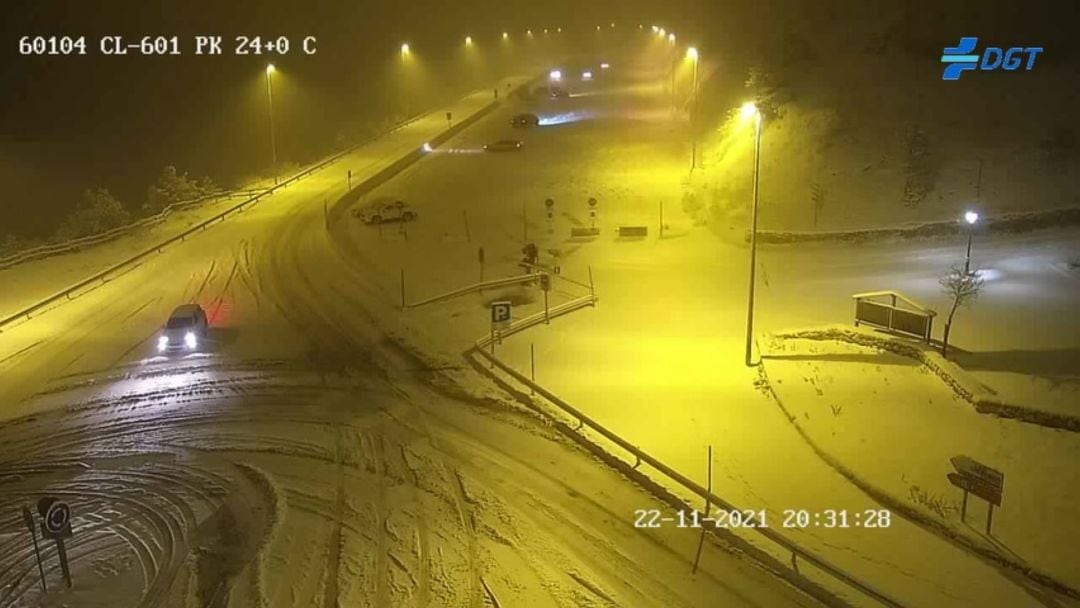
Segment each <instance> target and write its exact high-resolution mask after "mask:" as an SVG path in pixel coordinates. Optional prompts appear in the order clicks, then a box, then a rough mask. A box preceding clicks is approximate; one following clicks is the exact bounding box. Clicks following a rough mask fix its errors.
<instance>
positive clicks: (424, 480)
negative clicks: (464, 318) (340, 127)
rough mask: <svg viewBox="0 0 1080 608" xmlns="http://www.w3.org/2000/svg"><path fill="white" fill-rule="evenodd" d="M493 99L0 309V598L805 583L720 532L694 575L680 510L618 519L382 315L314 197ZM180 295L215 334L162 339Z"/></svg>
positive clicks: (606, 490)
mask: <svg viewBox="0 0 1080 608" xmlns="http://www.w3.org/2000/svg"><path fill="white" fill-rule="evenodd" d="M487 102H488V93H487V91H485V92H483V93H479V94H477V95H474V96H473V97H470V98H467V99H465V100H463V101H461V102H459V103H458V104H456V105H455V106H453V107H451V108H440V109H439V110H437V111H435V112H433V113H432V115H431V118H430V119H428V120H424V121H419V122H417V123H415V124H414V125H412V126H410V128H408V129H403V130H401V131H399V132H397V133H395V134H394V136H393V137H388V138H385V139H383V140H380V141H377V142H375V143H374V144H372V145H371V146H367V147H364V148H362V149H360V150H358V151H357V152H356V153H354V154H352V155H350V157H348V158H347V159H345V160H343V161H342V162H341V163H336V164H335V165H333V166H332V167H331V169H329V170H327V171H325V172H320V173H317V174H315V175H313V176H312V177H311V178H309V179H306V180H303V181H301V182H300V183H298V184H297V185H296V186H294V187H290V188H288V189H286V190H285V191H283V192H281V193H279V194H276V195H274V196H273V197H271V198H270V199H268V200H266V201H264V202H262V203H260V204H259V205H257V206H255V207H253V208H251V209H249V210H248V211H245V212H244V213H242V214H240V215H239V216H237V217H236V218H234V219H231V220H229V221H228V222H226V223H224V224H222V225H219V226H216V227H214V228H212V229H210V230H208V231H206V232H205V233H203V234H201V235H199V236H197V237H195V238H193V239H191V240H189V241H187V242H186V243H183V244H180V245H177V246H174V247H172V248H170V249H168V250H166V251H165V252H164V253H162V254H161V255H159V256H156V257H153V258H151V259H149V260H147V261H145V262H144V263H142V264H141V265H139V266H137V267H136V268H133V269H132V270H130V271H129V272H127V273H126V274H124V275H123V276H121V277H118V278H116V279H114V280H112V281H110V282H109V283H107V284H105V285H103V286H102V287H100V288H98V289H96V290H94V291H91V292H89V293H87V294H84V295H82V296H80V297H78V298H77V299H75V300H74V301H72V302H69V303H65V304H64V305H63V306H60V307H58V308H56V309H54V310H51V311H48V312H47V313H45V314H43V315H40V316H38V317H35V318H34V319H32V320H29V321H26V322H24V323H21V324H19V325H17V326H14V327H12V328H9V329H7V330H5V331H4V333H3V335H2V337H0V377H2V378H3V381H2V383H0V418H2V420H3V421H4V422H3V423H2V424H0V606H5V607H7V606H24V605H43V606H60V605H78V606H109V607H115V606H159V605H165V606H192V605H199V606H222V607H224V606H236V607H240V606H263V605H265V606H312V605H314V606H325V607H333V606H426V605H440V606H482V605H488V606H610V605H619V606H665V607H666V606H686V607H700V606H713V605H747V606H787V605H816V603H815V602H814V601H812V600H810V599H808V598H807V596H805V595H804V594H803V593H802V592H800V591H797V590H796V589H794V588H793V587H791V586H790V585H788V584H786V583H784V582H783V581H782V580H781V579H779V578H777V577H775V576H774V575H772V574H770V573H768V572H767V571H766V570H765V569H764V568H763V567H762V566H760V565H758V564H757V563H755V562H753V561H752V560H750V559H748V558H747V557H746V556H744V555H740V554H737V553H735V552H732V551H729V550H726V549H724V548H723V547H719V548H715V549H713V550H710V551H707V552H706V559H704V560H703V562H702V570H701V571H699V573H698V574H697V575H691V574H690V561H691V559H692V556H693V551H694V549H695V546H696V543H697V538H698V535H697V534H696V532H695V531H692V530H680V529H677V528H673V527H666V528H662V529H657V530H647V531H643V530H638V529H635V528H634V527H633V526H632V517H633V512H634V510H635V509H648V508H662V506H661V503H659V501H658V500H657V499H655V498H654V497H652V496H650V495H649V494H648V493H646V492H644V491H643V490H641V489H640V488H637V487H636V486H634V485H632V484H630V483H628V482H627V481H626V480H625V479H623V478H622V477H620V476H619V475H617V474H616V473H614V472H613V471H612V470H610V469H608V468H606V467H604V466H602V465H601V464H600V463H599V461H597V460H596V459H594V458H593V457H591V456H589V455H587V454H586V453H585V452H583V451H581V450H580V449H579V448H577V447H576V446H574V444H572V443H570V442H568V441H566V440H565V439H564V438H562V437H561V436H559V435H558V434H557V433H555V432H554V431H552V430H551V429H549V428H546V427H544V426H543V425H541V424H538V423H537V421H536V420H535V419H533V418H531V417H529V416H527V415H524V414H523V413H522V412H520V411H518V410H516V409H514V408H513V407H512V406H510V405H508V404H506V403H504V402H502V401H500V400H498V399H495V398H480V399H478V398H476V397H473V396H471V395H469V394H466V393H463V392H461V391H460V389H458V388H457V387H456V386H455V385H453V384H451V383H449V382H446V381H445V379H444V377H443V373H442V371H440V370H438V369H432V368H430V367H429V366H428V365H426V364H425V363H423V362H422V360H421V359H419V358H416V357H414V356H412V355H410V354H409V353H408V352H407V351H405V350H403V349H401V348H400V347H398V346H397V345H396V344H394V343H393V342H391V341H389V340H388V339H387V337H386V336H385V335H384V334H383V333H381V332H380V331H379V330H378V329H377V328H376V324H375V323H374V322H373V320H374V319H373V317H374V316H377V315H381V314H385V312H386V306H385V305H384V303H383V298H382V297H381V294H380V293H379V291H378V290H379V287H378V285H377V284H376V283H375V282H373V281H371V278H370V276H369V275H370V274H371V270H370V266H369V262H370V260H366V259H363V258H352V257H349V256H348V254H347V250H341V249H339V248H337V247H336V246H335V245H334V243H333V242H332V241H331V239H329V238H327V232H326V230H325V226H324V221H325V220H324V214H323V209H324V206H323V205H324V202H325V201H331V202H332V201H333V200H335V199H337V198H338V197H340V196H341V195H342V194H343V193H344V189H345V179H344V173H345V170H346V169H348V168H352V169H353V175H354V180H356V179H358V177H359V176H358V174H360V175H363V174H371V173H373V172H374V171H375V170H377V169H378V168H380V167H381V166H383V165H385V164H386V163H387V162H388V161H389V160H392V159H394V158H397V157H399V156H401V155H402V154H404V153H406V152H407V151H408V150H411V149H415V148H416V146H418V145H419V144H420V143H422V142H423V141H425V140H427V139H428V138H430V137H431V135H432V134H434V133H437V132H438V131H439V130H440V129H441V128H442V122H443V118H442V117H443V115H444V112H445V111H446V110H451V111H453V113H454V115H455V116H459V117H460V116H466V115H468V114H469V113H470V112H471V111H475V110H476V109H478V108H480V107H482V106H483V105H484V104H486V103H487ZM500 117H501V115H500ZM421 166H422V165H421ZM421 175H422V174H421ZM413 176H414V177H418V175H417V173H413ZM346 221H351V220H346ZM15 285H16V284H15V282H14V281H12V282H9V283H6V286H15ZM188 301H196V302H199V303H200V304H202V305H203V307H204V308H206V310H207V311H208V313H209V316H210V318H211V325H212V332H211V336H210V340H209V341H208V342H209V347H210V348H209V352H208V353H207V354H201V355H188V356H182V357H169V358H166V357H159V356H157V355H156V354H155V353H154V352H153V338H154V336H155V334H156V332H157V330H158V329H159V328H160V326H161V324H162V322H163V321H164V319H165V318H166V317H167V315H168V313H169V312H170V311H171V309H172V308H173V307H175V306H176V305H177V304H179V303H183V302H188ZM46 493H51V494H55V495H58V496H61V497H63V498H64V499H66V500H68V501H69V502H70V504H71V505H72V508H73V513H74V527H75V537H74V538H73V539H72V540H71V541H70V542H69V554H70V556H71V558H72V559H73V570H74V578H75V587H74V588H73V589H71V590H60V589H61V583H60V578H59V574H58V569H59V567H58V563H57V561H56V557H55V552H53V551H52V550H51V549H48V550H47V551H46V555H47V561H46V568H47V575H48V579H49V584H50V590H52V593H51V594H50V595H49V596H48V597H45V598H43V597H41V595H40V591H39V590H38V586H37V585H38V582H37V580H36V568H35V566H34V562H33V557H32V550H31V549H30V545H29V534H28V533H27V532H26V530H25V528H24V527H23V525H22V521H21V516H20V514H19V508H20V507H21V506H22V505H24V504H32V503H33V502H35V501H36V500H37V498H38V497H40V496H41V495H43V494H46Z"/></svg>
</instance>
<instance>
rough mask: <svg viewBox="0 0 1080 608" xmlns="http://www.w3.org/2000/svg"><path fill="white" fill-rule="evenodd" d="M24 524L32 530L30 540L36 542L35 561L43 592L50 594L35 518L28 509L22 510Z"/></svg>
mask: <svg viewBox="0 0 1080 608" xmlns="http://www.w3.org/2000/svg"><path fill="white" fill-rule="evenodd" d="M22 515H23V522H24V523H25V524H26V527H27V528H29V530H30V538H31V539H32V540H33V541H34V559H36V560H37V569H38V574H40V575H41V592H42V593H48V592H49V587H48V586H47V585H46V584H45V568H43V567H42V565H41V549H40V548H39V547H38V542H37V530H35V529H34V516H33V515H32V514H31V513H30V509H27V508H26V507H23V508H22Z"/></svg>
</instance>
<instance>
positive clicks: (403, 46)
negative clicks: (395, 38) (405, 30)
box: [401, 42, 409, 55]
mask: <svg viewBox="0 0 1080 608" xmlns="http://www.w3.org/2000/svg"><path fill="white" fill-rule="evenodd" d="M401 54H402V55H408V54H409V43H408V42H402V43H401Z"/></svg>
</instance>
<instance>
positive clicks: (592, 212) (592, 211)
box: [589, 196, 596, 228]
mask: <svg viewBox="0 0 1080 608" xmlns="http://www.w3.org/2000/svg"><path fill="white" fill-rule="evenodd" d="M589 221H590V222H591V224H590V225H591V226H592V227H593V228H596V199H595V198H594V197H591V196H590V197H589Z"/></svg>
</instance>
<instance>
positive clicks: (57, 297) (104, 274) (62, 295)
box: [0, 111, 431, 333]
mask: <svg viewBox="0 0 1080 608" xmlns="http://www.w3.org/2000/svg"><path fill="white" fill-rule="evenodd" d="M429 114H431V112H430V111H428V112H423V113H420V114H417V115H416V116H413V117H411V118H409V119H407V120H404V121H402V122H400V123H398V124H397V125H395V126H394V127H393V128H392V129H390V130H389V131H386V132H385V133H381V134H379V135H376V136H374V137H371V138H368V139H366V140H364V141H361V142H358V143H356V144H354V145H352V146H349V147H348V148H346V149H344V150H342V151H340V152H337V153H335V154H333V155H331V156H330V157H328V158H326V159H324V160H322V161H319V162H317V163H315V164H313V165H311V166H309V167H307V168H305V169H302V170H301V171H299V172H298V173H296V174H295V175H293V176H292V177H289V178H288V179H286V180H284V181H282V182H281V183H278V184H276V185H274V186H271V187H269V188H267V189H265V190H262V191H257V193H256V194H254V195H253V196H251V197H250V198H247V199H245V200H243V201H241V202H240V203H238V204H237V205H234V206H232V207H230V208H228V209H226V210H225V211H222V212H221V213H218V214H216V215H214V216H213V217H211V218H209V219H206V220H203V221H202V222H199V223H198V224H195V225H194V226H192V227H191V228H188V229H187V230H185V231H183V232H181V233H180V234H177V235H175V236H172V237H170V238H168V239H165V240H164V241H161V242H159V243H157V244H155V245H152V246H150V247H147V248H146V249H143V250H142V251H139V252H138V253H136V254H134V255H132V256H130V257H128V258H126V259H124V260H121V261H120V262H117V263H116V264H113V265H112V266H109V267H108V268H106V269H104V270H102V271H100V272H97V273H95V274H93V275H91V276H90V277H87V278H86V279H83V280H81V281H79V282H77V283H75V284H74V285H71V286H69V287H66V288H64V289H61V290H60V291H58V292H56V293H54V294H52V295H50V296H47V297H45V298H43V299H41V300H38V301H37V302H35V303H33V304H31V305H29V306H27V307H25V308H23V309H22V310H19V311H17V312H14V313H12V314H10V315H8V316H6V317H4V318H0V333H2V332H3V330H4V328H5V327H7V326H8V325H10V324H12V323H14V322H15V321H17V320H19V319H23V318H25V319H27V320H29V319H30V318H32V315H33V314H34V313H36V312H38V311H41V310H43V309H45V308H46V307H48V306H49V305H50V304H54V303H56V302H58V301H61V300H70V299H71V297H72V295H74V294H75V293H76V292H78V291H80V290H82V289H85V288H87V287H90V286H92V285H94V284H95V283H97V284H103V283H105V282H106V281H107V280H108V278H109V276H110V275H112V274H114V273H116V272H117V271H119V270H121V269H123V268H125V267H127V266H130V265H131V264H134V263H135V262H138V261H139V260H142V259H143V258H146V257H149V256H150V255H153V254H154V253H160V252H161V251H162V250H163V249H164V248H165V247H167V246H169V245H172V244H174V243H177V242H183V241H184V240H186V239H187V238H188V237H189V236H192V235H194V234H196V233H198V232H201V231H203V230H205V229H206V228H207V227H208V226H210V225H211V224H214V223H215V222H222V221H224V220H225V219H226V218H228V216H229V215H231V214H234V213H240V212H242V211H243V210H244V209H246V208H247V207H248V206H250V205H254V204H256V203H258V202H259V201H260V200H262V199H263V198H265V197H267V196H270V195H272V194H274V193H275V192H277V191H278V190H280V189H282V188H285V187H287V186H289V185H291V184H293V183H294V182H296V181H299V180H300V179H302V178H304V177H307V176H308V175H310V174H312V173H314V172H316V171H319V170H320V169H323V168H324V167H326V166H327V165H330V164H332V163H334V162H336V161H337V160H339V159H340V158H342V157H343V156H345V155H347V154H350V153H352V152H353V151H354V150H356V149H357V148H359V147H361V146H365V145H368V144H370V143H372V142H374V141H377V140H379V139H381V138H383V137H386V136H387V135H390V134H392V133H394V132H396V131H398V130H400V129H402V128H404V127H406V126H408V125H410V124H412V123H414V122H416V121H418V120H420V119H422V118H424V117H425V116H428V115H429Z"/></svg>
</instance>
